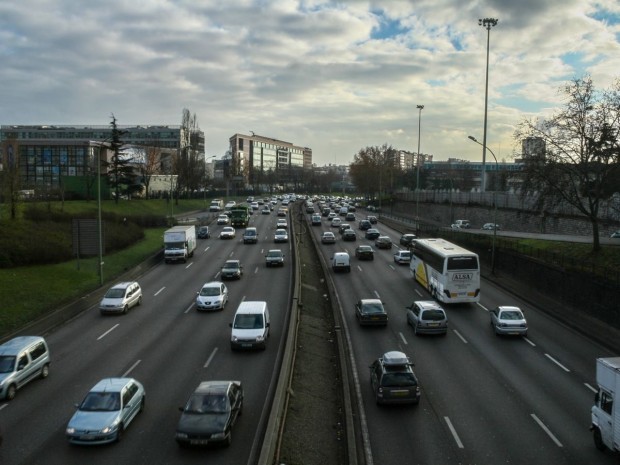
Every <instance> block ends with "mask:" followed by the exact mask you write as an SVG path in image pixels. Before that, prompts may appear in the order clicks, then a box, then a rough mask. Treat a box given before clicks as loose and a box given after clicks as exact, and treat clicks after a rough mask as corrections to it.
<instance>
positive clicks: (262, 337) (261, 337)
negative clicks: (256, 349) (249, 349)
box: [256, 335, 265, 342]
mask: <svg viewBox="0 0 620 465" xmlns="http://www.w3.org/2000/svg"><path fill="white" fill-rule="evenodd" d="M264 340H265V336H263V335H260V336H256V342H263V341H264Z"/></svg>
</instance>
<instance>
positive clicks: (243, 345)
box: [241, 344, 252, 347]
mask: <svg viewBox="0 0 620 465" xmlns="http://www.w3.org/2000/svg"><path fill="white" fill-rule="evenodd" d="M241 347H252V344H241Z"/></svg>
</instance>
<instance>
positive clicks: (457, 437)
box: [443, 417, 465, 449]
mask: <svg viewBox="0 0 620 465" xmlns="http://www.w3.org/2000/svg"><path fill="white" fill-rule="evenodd" d="M443 419H444V420H446V423H447V424H448V428H450V432H451V433H452V436H453V437H454V440H455V441H456V445H457V446H459V449H464V448H465V446H464V445H463V443H462V442H461V439H460V438H459V435H458V434H457V433H456V430H455V429H454V426H452V422H451V421H450V419H449V418H448V417H443Z"/></svg>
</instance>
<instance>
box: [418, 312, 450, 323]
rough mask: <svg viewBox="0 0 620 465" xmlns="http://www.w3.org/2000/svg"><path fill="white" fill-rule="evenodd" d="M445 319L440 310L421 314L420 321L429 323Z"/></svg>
mask: <svg viewBox="0 0 620 465" xmlns="http://www.w3.org/2000/svg"><path fill="white" fill-rule="evenodd" d="M444 318H445V316H444V313H443V311H441V310H425V311H424V312H422V319H423V320H429V321H441V320H443V319H444Z"/></svg>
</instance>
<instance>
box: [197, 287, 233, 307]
mask: <svg viewBox="0 0 620 465" xmlns="http://www.w3.org/2000/svg"><path fill="white" fill-rule="evenodd" d="M197 294H198V296H197V297H196V309H197V310H224V307H225V306H226V302H228V288H227V287H226V284H224V283H223V282H221V281H212V282H210V283H205V284H203V286H202V288H201V289H200V291H199V292H197Z"/></svg>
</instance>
